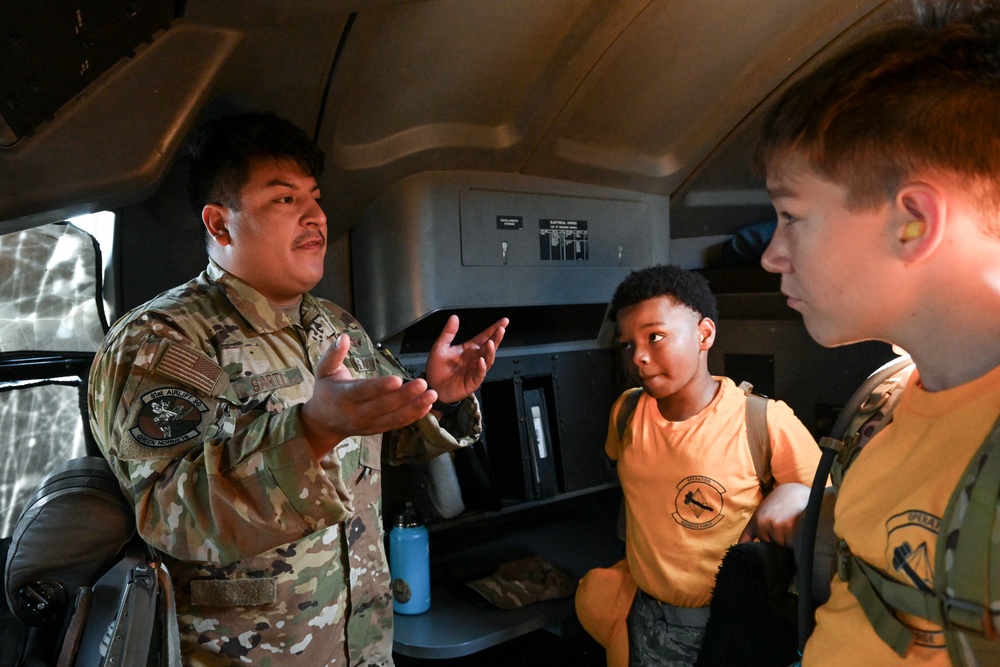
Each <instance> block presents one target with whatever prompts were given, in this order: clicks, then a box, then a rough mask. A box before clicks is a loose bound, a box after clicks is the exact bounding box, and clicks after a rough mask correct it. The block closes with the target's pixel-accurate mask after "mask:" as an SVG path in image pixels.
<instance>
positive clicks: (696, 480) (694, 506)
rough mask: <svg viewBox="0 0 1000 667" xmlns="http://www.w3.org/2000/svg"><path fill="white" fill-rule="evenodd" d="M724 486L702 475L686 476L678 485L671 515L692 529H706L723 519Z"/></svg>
mask: <svg viewBox="0 0 1000 667" xmlns="http://www.w3.org/2000/svg"><path fill="white" fill-rule="evenodd" d="M725 492H726V489H725V487H724V486H722V485H721V484H719V483H718V482H716V481H715V480H714V479H711V478H709V477H704V476H702V475H692V476H691V477H685V478H684V479H682V480H681V481H680V483H679V484H678V485H677V497H676V498H675V499H674V508H675V509H676V510H677V511H676V512H674V513H673V514H672V515H671V516H673V518H674V521H676V522H677V523H679V524H681V525H682V526H684V527H685V528H690V529H691V530H705V529H707V528H711V527H712V526H714V525H715V524H717V523H719V522H720V521H722V517H723V514H722V505H723V499H722V494H724V493H725Z"/></svg>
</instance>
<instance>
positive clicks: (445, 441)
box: [376, 347, 483, 465]
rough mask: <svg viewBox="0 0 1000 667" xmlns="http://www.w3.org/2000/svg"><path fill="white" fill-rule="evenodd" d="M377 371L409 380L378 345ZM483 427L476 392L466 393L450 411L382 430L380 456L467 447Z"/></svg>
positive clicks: (414, 456) (394, 458) (412, 456)
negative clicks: (407, 425)
mask: <svg viewBox="0 0 1000 667" xmlns="http://www.w3.org/2000/svg"><path fill="white" fill-rule="evenodd" d="M378 351H379V352H380V353H381V354H378V355H376V356H377V358H378V360H379V362H378V363H379V366H380V374H382V375H398V376H399V377H401V378H403V379H404V380H409V379H411V378H410V375H409V373H407V372H406V369H405V368H403V366H402V365H401V364H400V363H399V362H398V361H397V360H396V358H395V357H393V356H392V354H391V353H389V351H388V350H385V349H383V348H381V347H379V348H378ZM482 430H483V415H482V412H481V411H480V409H479V401H478V400H477V399H476V395H475V394H472V395H471V396H469V397H467V398H466V399H465V400H464V401H462V403H461V404H460V405H459V406H458V409H457V410H455V411H454V412H452V413H450V414H447V415H444V416H442V418H441V419H440V420H438V419H437V418H436V417H435V416H434V415H432V414H428V415H427V416H426V417H424V418H423V419H421V420H419V421H418V422H416V423H415V424H412V425H411V426H409V427H407V428H404V429H399V430H397V431H392V432H390V433H386V434H385V435H384V436H383V439H382V447H383V452H384V458H385V459H386V460H387V461H388V462H389V463H391V464H393V465H397V464H400V463H407V462H420V461H429V460H431V459H433V458H434V457H436V456H440V455H441V454H444V453H446V452H450V451H453V450H455V449H459V448H461V447H468V446H470V445H473V444H475V442H476V441H477V440H479V436H480V434H481V433H482Z"/></svg>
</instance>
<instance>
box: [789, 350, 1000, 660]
mask: <svg viewBox="0 0 1000 667" xmlns="http://www.w3.org/2000/svg"><path fill="white" fill-rule="evenodd" d="M998 413H1000V368H996V369H994V370H992V371H990V372H989V373H988V374H986V375H985V376H983V377H981V378H979V379H977V380H973V381H972V382H968V383H966V384H964V385H961V386H959V387H955V388H953V389H948V390H946V391H939V392H934V393H930V392H927V391H925V390H923V389H922V388H921V387H920V386H919V376H918V374H917V373H916V372H914V375H913V376H912V377H911V378H910V383H909V385H908V386H907V388H906V390H905V392H904V393H903V397H902V399H900V403H899V405H898V406H897V407H896V409H895V411H894V412H893V421H892V423H891V424H890V425H889V426H887V427H886V428H885V429H884V430H883V431H882V432H880V433H879V434H878V435H876V436H875V437H874V438H872V440H871V442H869V443H868V445H867V446H866V447H865V448H864V449H863V450H862V452H861V454H860V455H859V456H858V458H857V460H856V461H855V462H854V463H853V464H852V465H851V467H850V469H849V470H848V472H847V475H846V476H845V477H844V483H843V486H842V487H841V489H840V492H839V495H838V498H837V505H836V509H835V512H834V517H835V518H834V531H835V532H836V533H837V535H838V536H840V537H841V538H842V539H844V540H846V541H847V544H848V545H849V546H850V548H851V551H852V552H853V553H854V554H855V555H857V556H858V557H859V558H861V559H862V560H864V561H866V562H868V563H869V564H871V565H873V566H875V567H877V568H879V569H881V570H882V571H883V572H885V573H887V574H889V575H891V576H893V577H895V578H896V579H897V580H899V581H901V582H904V583H907V584H911V585H914V583H915V581H916V580H918V579H919V580H922V581H923V582H924V583H925V584H926V585H928V586H930V587H933V586H934V563H935V557H936V549H935V547H936V546H937V537H938V528H939V524H940V521H941V517H942V516H943V515H944V511H945V509H946V508H947V506H948V500H949V499H950V498H951V494H952V492H953V491H954V490H955V487H956V486H957V485H958V481H959V479H960V478H961V476H962V473H963V472H964V471H965V468H966V466H968V464H969V461H970V460H971V459H972V456H973V455H974V454H975V452H976V450H978V449H979V446H980V445H981V444H982V442H983V440H984V439H985V438H986V436H987V434H988V433H989V430H990V427H991V426H992V425H993V422H994V421H995V420H996V418H997V415H998ZM984 539H985V537H984ZM901 620H903V621H904V622H905V623H907V624H908V625H910V626H911V627H912V628H914V629H915V630H916V631H915V633H914V634H915V642H914V646H913V648H911V649H910V652H909V654H908V655H907V656H906V658H905V659H904V658H900V657H899V656H898V655H896V653H895V652H893V650H892V649H890V648H889V647H888V646H887V645H886V644H885V643H883V642H882V640H881V639H879V637H878V635H876V634H875V631H874V630H873V629H872V627H871V625H870V624H869V622H868V619H867V617H866V616H865V613H864V610H862V609H861V606H860V605H859V604H858V602H857V600H856V599H855V598H854V596H853V595H852V594H851V593H850V591H848V590H847V583H846V582H844V581H841V580H840V578H839V577H836V576H835V577H834V579H833V583H832V586H831V595H830V600H829V601H828V602H827V603H826V604H824V605H823V606H822V607H820V609H819V610H818V611H817V614H816V630H815V631H814V632H813V634H812V636H811V637H810V639H809V642H808V644H807V645H806V652H805V656H804V661H803V664H805V665H807V666H808V667H815V666H817V665H836V667H844V666H845V665H865V666H869V665H903V664H906V665H950V664H951V662H950V660H949V659H948V652H947V650H946V649H945V648H944V635H943V633H942V632H941V631H940V628H938V627H935V626H933V625H931V624H929V623H927V622H926V621H922V620H921V619H913V618H909V619H907V618H901Z"/></svg>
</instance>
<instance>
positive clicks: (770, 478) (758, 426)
mask: <svg viewBox="0 0 1000 667" xmlns="http://www.w3.org/2000/svg"><path fill="white" fill-rule="evenodd" d="M740 389H742V390H743V393H745V394H746V395H747V415H746V420H747V441H748V442H749V443H750V458H752V459H753V467H754V470H755V471H756V472H757V479H759V480H760V488H761V490H762V491H763V492H764V495H765V496H766V495H767V494H768V493H770V491H771V489H773V488H774V475H773V474H772V473H771V435H770V434H769V433H768V431H767V404H768V399H767V397H766V396H761V395H759V394H755V393H753V385H752V384H750V383H749V382H742V383H740Z"/></svg>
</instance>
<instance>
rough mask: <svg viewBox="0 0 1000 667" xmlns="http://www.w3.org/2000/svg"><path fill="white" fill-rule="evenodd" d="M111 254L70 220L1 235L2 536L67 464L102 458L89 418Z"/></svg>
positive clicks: (104, 321) (104, 319)
mask: <svg viewBox="0 0 1000 667" xmlns="http://www.w3.org/2000/svg"><path fill="white" fill-rule="evenodd" d="M108 215H111V214H108ZM113 218H114V216H113V215H111V219H112V222H113ZM103 220H104V222H103V223H101V222H100V221H95V220H87V221H82V222H81V224H82V225H84V226H87V225H89V226H91V227H92V228H95V225H96V227H102V226H103V227H107V226H108V225H107V222H108V220H107V218H104V219H103ZM111 226H112V227H113V225H111ZM102 233H103V230H102ZM101 255H102V254H101V252H100V249H99V244H98V243H97V241H96V239H95V238H94V237H93V236H92V235H91V234H89V233H87V232H86V231H84V230H82V229H80V228H79V227H77V226H75V225H73V224H69V223H66V222H59V223H53V224H49V225H43V226H40V227H35V228H33V229H27V230H24V231H20V232H15V233H11V234H5V235H3V236H0V433H2V434H3V435H4V437H3V440H2V441H0V461H2V463H0V537H5V536H9V535H10V534H11V533H12V532H13V528H14V524H15V523H16V521H17V518H18V516H19V515H20V512H21V509H22V508H23V506H24V503H25V502H26V501H27V499H28V498H29V497H30V495H31V494H32V493H33V492H34V490H35V488H36V487H37V486H38V483H39V482H40V481H41V479H42V477H43V476H44V475H45V474H46V473H47V472H49V471H50V470H51V469H52V468H53V467H54V466H55V465H56V464H57V463H59V462H60V461H63V460H66V459H69V458H74V457H78V456H83V455H85V454H98V451H97V449H96V446H95V445H94V443H93V438H92V437H91V436H90V431H89V428H88V427H87V424H86V421H85V416H84V414H85V412H84V411H85V407H86V381H87V375H88V373H89V369H90V362H91V359H92V358H93V355H94V352H95V351H96V350H97V348H98V346H99V345H100V343H101V340H102V338H103V336H104V333H105V331H106V330H107V321H106V317H105V315H104V312H105V307H104V300H103V296H102V295H101V283H102V275H103V268H104V266H103V262H102V261H101Z"/></svg>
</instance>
